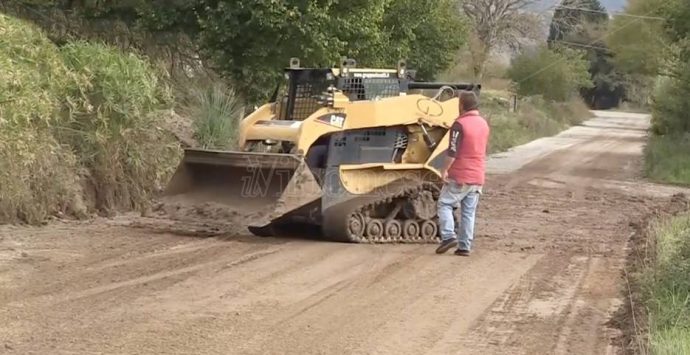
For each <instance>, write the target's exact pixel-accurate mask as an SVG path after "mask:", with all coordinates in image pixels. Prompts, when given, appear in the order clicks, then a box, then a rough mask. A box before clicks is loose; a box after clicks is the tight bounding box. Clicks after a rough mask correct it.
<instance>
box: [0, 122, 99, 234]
mask: <svg viewBox="0 0 690 355" xmlns="http://www.w3.org/2000/svg"><path fill="white" fill-rule="evenodd" d="M76 170H77V167H76V159H75V157H74V155H73V154H71V152H70V151H69V150H68V149H64V147H62V146H60V145H59V144H58V143H57V142H56V141H55V139H54V138H53V137H52V136H51V135H50V134H49V133H48V132H46V131H45V130H27V129H16V128H15V129H10V128H9V127H8V126H5V127H0V222H26V223H31V224H37V223H41V222H43V221H44V220H45V219H46V218H47V217H49V216H51V215H56V214H62V213H65V214H71V215H79V216H81V215H82V214H84V213H85V212H86V210H85V207H84V205H83V201H82V198H81V194H80V189H79V181H78V179H77V176H76V174H75V172H76Z"/></svg>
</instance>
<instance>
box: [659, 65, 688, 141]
mask: <svg viewBox="0 0 690 355" xmlns="http://www.w3.org/2000/svg"><path fill="white" fill-rule="evenodd" d="M688 97H690V63H684V64H682V65H680V64H679V68H678V69H677V73H676V76H675V77H673V78H670V77H665V78H662V79H660V80H659V84H658V85H657V88H656V90H655V92H654V97H653V104H652V115H653V118H652V124H653V126H652V127H653V131H654V133H656V134H667V133H676V132H690V119H688V112H690V100H688Z"/></svg>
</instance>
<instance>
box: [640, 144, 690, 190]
mask: <svg viewBox="0 0 690 355" xmlns="http://www.w3.org/2000/svg"><path fill="white" fill-rule="evenodd" d="M689 157H690V134H674V135H666V136H656V135H652V136H650V137H649V141H648V142H647V146H646V147H645V170H646V172H647V176H648V177H650V178H651V179H652V180H654V181H658V182H665V183H672V184H682V185H690V158H689Z"/></svg>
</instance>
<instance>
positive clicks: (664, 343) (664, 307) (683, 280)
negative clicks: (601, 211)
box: [641, 214, 690, 354]
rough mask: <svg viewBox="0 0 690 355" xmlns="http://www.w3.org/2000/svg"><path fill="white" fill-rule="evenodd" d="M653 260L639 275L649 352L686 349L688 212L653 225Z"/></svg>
mask: <svg viewBox="0 0 690 355" xmlns="http://www.w3.org/2000/svg"><path fill="white" fill-rule="evenodd" d="M653 237H654V240H655V242H656V250H655V254H656V255H655V256H656V260H655V261H654V263H653V264H652V265H648V266H647V268H646V269H645V270H644V272H643V276H642V278H641V281H642V287H643V291H644V302H645V306H646V308H647V311H648V314H649V328H650V344H649V345H650V348H651V350H652V353H653V354H688V353H690V278H688V275H690V215H687V214H686V215H681V216H677V217H675V218H672V219H670V220H667V221H663V222H661V223H657V224H656V226H655V227H654V229H653Z"/></svg>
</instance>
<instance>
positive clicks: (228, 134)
mask: <svg viewBox="0 0 690 355" xmlns="http://www.w3.org/2000/svg"><path fill="white" fill-rule="evenodd" d="M185 111H186V114H187V115H188V116H189V117H191V119H192V120H193V129H194V138H195V139H196V141H197V142H198V143H199V145H200V147H202V148H204V149H229V148H232V147H234V146H235V144H236V143H237V134H238V125H239V122H240V119H241V118H242V113H243V111H244V107H243V106H242V103H241V101H240V99H239V96H238V95H237V94H236V93H235V91H234V90H232V89H230V88H227V87H226V86H224V85H221V84H218V83H216V84H210V85H207V86H205V87H201V86H197V87H195V88H194V95H193V97H192V100H190V102H189V103H188V104H187V105H186V107H185Z"/></svg>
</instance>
